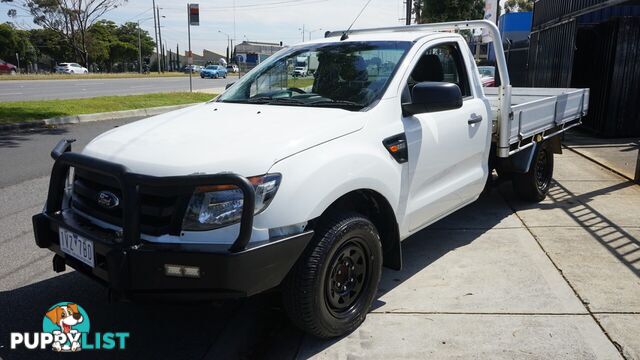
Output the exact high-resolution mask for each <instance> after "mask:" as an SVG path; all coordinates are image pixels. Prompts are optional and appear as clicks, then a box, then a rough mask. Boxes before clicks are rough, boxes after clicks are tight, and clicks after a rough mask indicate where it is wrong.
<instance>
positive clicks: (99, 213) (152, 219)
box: [71, 169, 192, 236]
mask: <svg viewBox="0 0 640 360" xmlns="http://www.w3.org/2000/svg"><path fill="white" fill-rule="evenodd" d="M102 191H108V192H111V193H113V194H114V195H115V196H117V197H118V198H119V199H120V204H119V205H118V206H115V207H114V208H111V209H108V208H106V207H104V206H102V205H100V204H99V203H98V198H99V193H100V192H102ZM191 193H192V189H191V188H184V187H183V188H181V187H172V188H166V187H162V188H161V187H148V186H147V187H144V186H140V190H139V194H140V195H139V196H140V208H139V209H140V231H141V232H142V233H143V234H148V235H153V236H159V235H165V234H171V235H177V234H179V233H180V227H181V225H182V218H183V215H184V211H185V209H186V207H187V205H188V202H189V198H190V196H191ZM71 206H72V208H73V209H75V210H77V211H79V213H80V214H82V213H84V214H87V215H89V216H92V217H94V218H97V219H99V220H102V221H104V222H107V223H109V224H112V225H116V226H122V224H123V218H122V209H123V206H125V204H123V203H122V191H121V189H120V187H119V185H118V183H117V182H116V180H115V179H112V178H110V177H107V176H103V175H100V174H97V173H93V172H89V171H84V170H80V169H76V170H75V176H74V181H73V196H72V201H71Z"/></svg>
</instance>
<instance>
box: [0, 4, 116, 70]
mask: <svg viewBox="0 0 640 360" xmlns="http://www.w3.org/2000/svg"><path fill="white" fill-rule="evenodd" d="M0 1H1V2H3V3H13V4H14V5H15V6H16V7H19V8H21V9H25V10H27V11H28V12H29V13H30V14H31V16H33V22H34V23H35V24H36V25H39V26H41V27H43V28H45V29H50V30H53V31H55V32H57V33H58V34H60V36H61V37H62V38H63V39H65V40H66V42H67V43H68V44H69V46H71V48H72V49H73V51H74V52H75V54H76V57H77V58H79V59H81V61H80V62H82V63H84V65H85V66H88V65H89V50H88V46H89V41H88V40H89V39H88V36H87V35H88V29H89V28H90V27H91V26H92V25H93V24H94V23H95V22H96V21H97V20H98V19H99V18H100V17H101V16H103V15H104V14H106V13H107V12H109V11H110V10H113V9H115V8H117V7H118V6H120V5H121V4H123V3H124V2H125V1H126V0H0ZM12 10H14V9H12ZM7 14H8V15H9V16H16V12H15V11H11V10H9V12H8V13H7Z"/></svg>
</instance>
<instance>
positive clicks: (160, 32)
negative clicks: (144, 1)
mask: <svg viewBox="0 0 640 360" xmlns="http://www.w3.org/2000/svg"><path fill="white" fill-rule="evenodd" d="M156 11H157V12H158V16H157V17H158V40H159V41H160V46H162V29H161V28H160V8H156ZM162 56H163V57H164V52H163V55H162ZM162 60H163V61H162V62H163V66H160V63H158V67H162V72H164V59H162Z"/></svg>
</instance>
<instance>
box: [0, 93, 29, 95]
mask: <svg viewBox="0 0 640 360" xmlns="http://www.w3.org/2000/svg"><path fill="white" fill-rule="evenodd" d="M22 94H23V93H0V95H22Z"/></svg>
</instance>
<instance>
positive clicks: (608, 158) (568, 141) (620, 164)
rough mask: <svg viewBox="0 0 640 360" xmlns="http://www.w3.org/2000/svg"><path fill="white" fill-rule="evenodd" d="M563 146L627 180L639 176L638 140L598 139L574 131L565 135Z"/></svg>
mask: <svg viewBox="0 0 640 360" xmlns="http://www.w3.org/2000/svg"><path fill="white" fill-rule="evenodd" d="M564 144H565V145H566V146H567V147H568V148H570V149H571V150H573V151H575V152H577V153H578V154H581V155H583V156H586V157H587V158H590V159H593V160H594V161H596V162H598V163H600V164H602V165H604V166H606V167H607V168H609V169H612V170H614V171H616V172H618V173H620V174H622V175H624V176H626V177H627V178H629V179H635V177H636V176H638V175H636V174H640V168H639V167H640V154H639V152H640V138H628V139H600V138H596V137H593V136H590V135H589V134H586V133H584V132H580V131H579V130H576V131H569V132H568V133H567V134H566V136H565V141H564Z"/></svg>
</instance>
